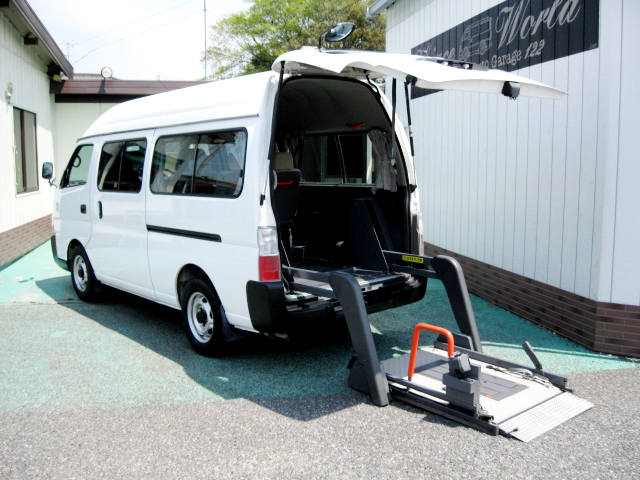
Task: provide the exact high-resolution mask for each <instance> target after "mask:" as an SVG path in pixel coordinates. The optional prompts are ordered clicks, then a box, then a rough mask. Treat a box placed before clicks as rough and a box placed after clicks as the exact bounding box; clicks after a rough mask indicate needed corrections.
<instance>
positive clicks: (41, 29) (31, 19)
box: [0, 0, 73, 78]
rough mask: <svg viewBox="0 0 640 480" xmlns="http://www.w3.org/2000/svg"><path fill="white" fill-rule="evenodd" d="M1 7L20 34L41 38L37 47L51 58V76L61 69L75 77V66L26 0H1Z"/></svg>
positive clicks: (65, 73) (49, 69)
mask: <svg viewBox="0 0 640 480" xmlns="http://www.w3.org/2000/svg"><path fill="white" fill-rule="evenodd" d="M0 7H2V8H0V11H1V12H2V13H3V14H4V15H6V16H7V18H8V19H9V20H10V21H11V23H13V24H14V26H15V27H16V28H17V29H18V32H19V33H20V35H22V36H23V37H26V36H27V35H29V34H31V35H33V36H34V37H36V38H37V39H39V40H40V41H39V42H38V43H37V45H35V47H36V48H38V49H39V50H40V52H41V53H43V54H44V55H45V56H46V57H48V59H49V60H50V63H49V68H48V73H49V75H50V76H53V75H54V74H56V72H55V70H58V69H59V72H60V73H63V74H64V75H66V76H67V77H69V78H72V77H73V66H72V65H71V63H69V60H67V57H65V56H64V53H62V50H60V47H58V44H57V43H56V42H55V41H54V40H53V37H52V36H51V35H50V34H49V32H48V31H47V29H46V28H45V26H44V25H43V24H42V22H41V21H40V19H39V18H38V16H37V15H36V14H35V12H34V11H33V9H32V8H31V6H29V4H28V3H27V2H26V1H25V0H0Z"/></svg>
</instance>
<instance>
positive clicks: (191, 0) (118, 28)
mask: <svg viewBox="0 0 640 480" xmlns="http://www.w3.org/2000/svg"><path fill="white" fill-rule="evenodd" d="M194 1H195V0H189V1H187V2H184V3H181V4H180V5H176V6H175V7H171V8H168V9H166V10H163V11H162V12H158V13H154V14H153V15H149V16H148V17H144V18H141V19H139V20H136V21H134V22H131V23H127V24H126V25H122V26H120V27H117V28H114V29H113V30H109V31H108V32H104V33H101V34H100V35H96V36H95V37H91V38H88V39H86V40H83V41H81V42H78V43H76V44H75V45H74V46H78V45H82V44H83V43H87V42H90V41H91V40H95V39H96V38H100V37H104V36H105V35H108V34H110V33H113V32H116V31H118V30H121V29H123V28H126V27H130V26H131V25H135V24H136V23H140V22H143V21H145V20H148V19H150V18H153V17H157V16H158V15H161V14H163V13H166V12H169V11H171V10H175V9H176V8H180V7H182V6H184V5H186V4H187V3H193V2H194Z"/></svg>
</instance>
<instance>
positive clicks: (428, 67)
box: [271, 47, 565, 100]
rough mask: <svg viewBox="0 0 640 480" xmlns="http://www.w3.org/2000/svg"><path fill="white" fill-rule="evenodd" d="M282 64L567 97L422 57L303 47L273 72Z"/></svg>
mask: <svg viewBox="0 0 640 480" xmlns="http://www.w3.org/2000/svg"><path fill="white" fill-rule="evenodd" d="M282 62H284V69H285V73H289V74H294V75H296V74H301V75H314V74H316V75H317V74H332V75H340V76H344V77H351V78H362V79H364V78H366V77H369V78H376V77H381V76H390V77H393V78H396V79H398V80H400V81H402V82H404V81H405V80H407V77H409V78H411V77H414V79H415V85H416V86H418V87H422V88H430V89H437V90H459V91H465V92H483V93H497V94H500V93H502V94H504V95H507V96H512V97H515V96H518V94H519V95H522V96H525V97H537V98H550V99H554V100H557V99H559V98H562V96H563V95H565V92H563V91H562V90H558V89H556V88H553V87H549V86H547V85H544V84H542V83H539V82H536V81H534V80H530V79H528V78H524V77H520V76H518V75H514V74H512V73H508V72H504V71H502V70H486V69H484V68H477V67H478V66H477V65H471V64H465V63H462V64H461V63H459V62H449V61H446V60H440V61H439V59H434V58H430V57H423V56H419V55H407V54H399V53H383V52H361V51H355V50H318V49H317V48H314V47H303V48H302V49H300V50H294V51H291V52H287V53H285V54H283V55H280V56H279V57H278V58H277V59H276V60H275V62H273V65H272V67H271V68H272V69H273V70H274V71H276V72H280V67H281V64H282ZM445 63H449V64H447V65H445ZM452 64H454V65H455V66H452ZM412 80H413V79H412ZM505 84H507V87H506V88H505Z"/></svg>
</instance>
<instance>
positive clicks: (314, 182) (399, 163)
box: [273, 76, 417, 271]
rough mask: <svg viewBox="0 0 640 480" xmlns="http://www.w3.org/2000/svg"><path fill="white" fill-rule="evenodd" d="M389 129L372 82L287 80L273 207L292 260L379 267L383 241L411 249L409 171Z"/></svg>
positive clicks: (294, 263) (329, 266)
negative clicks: (391, 138) (392, 146)
mask: <svg viewBox="0 0 640 480" xmlns="http://www.w3.org/2000/svg"><path fill="white" fill-rule="evenodd" d="M390 132H391V121H390V118H389V115H387V113H386V112H385V110H384V108H383V106H382V104H381V102H380V93H379V91H378V88H377V87H376V86H375V85H373V84H371V85H367V84H366V83H364V82H361V81H356V80H350V79H344V78H334V77H305V76H302V77H293V78H291V79H289V80H287V81H286V82H285V83H284V84H283V86H282V91H281V94H280V99H279V105H278V117H277V123H276V148H277V150H278V153H276V158H275V169H274V170H275V173H276V182H277V187H276V189H275V190H274V202H273V205H274V213H275V215H276V218H277V221H278V225H279V230H280V240H281V241H280V243H281V252H282V253H283V254H284V255H283V257H284V258H283V263H284V264H285V265H288V266H291V267H293V268H297V269H307V270H314V271H330V270H334V269H342V268H352V267H357V268H359V269H368V270H374V271H376V270H377V271H379V270H382V269H383V268H382V265H383V262H384V258H382V259H381V258H380V257H381V255H380V254H381V252H380V249H382V250H390V251H396V252H411V251H412V243H413V242H412V240H411V218H410V213H409V212H410V208H409V195H410V194H409V190H408V182H407V176H406V172H405V169H404V161H403V159H402V152H401V151H400V150H399V148H397V147H395V149H394V150H395V154H394V155H393V156H394V158H391V156H390V153H391V152H390V150H391V149H390V143H389V142H390ZM378 244H379V246H377V245H378ZM416 247H417V243H416V245H415V246H414V248H416ZM381 260H382V263H381Z"/></svg>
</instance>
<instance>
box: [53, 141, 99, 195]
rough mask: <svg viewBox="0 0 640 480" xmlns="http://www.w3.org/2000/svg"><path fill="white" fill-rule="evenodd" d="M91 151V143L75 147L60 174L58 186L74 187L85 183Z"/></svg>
mask: <svg viewBox="0 0 640 480" xmlns="http://www.w3.org/2000/svg"><path fill="white" fill-rule="evenodd" d="M92 153H93V145H80V146H79V147H78V148H76V150H75V152H73V155H71V160H69V163H68V164H67V168H65V170H64V173H63V174H62V179H61V180H60V188H65V187H75V186H77V185H84V184H85V183H87V175H88V174H89V165H90V164H91V154H92Z"/></svg>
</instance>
